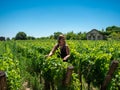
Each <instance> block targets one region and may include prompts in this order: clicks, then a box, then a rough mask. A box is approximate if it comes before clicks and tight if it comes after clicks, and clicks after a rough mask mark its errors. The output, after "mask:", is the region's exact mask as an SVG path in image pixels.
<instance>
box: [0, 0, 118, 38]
mask: <svg viewBox="0 0 120 90" xmlns="http://www.w3.org/2000/svg"><path fill="white" fill-rule="evenodd" d="M113 25H116V26H120V0H0V36H5V37H10V38H12V37H15V35H16V34H17V33H18V32H20V31H23V32H25V33H26V34H27V35H28V36H34V37H43V36H49V35H52V34H53V33H54V32H62V33H67V32H71V31H74V32H75V33H78V32H88V31H90V30H91V29H98V30H101V29H105V28H106V27H108V26H113Z"/></svg>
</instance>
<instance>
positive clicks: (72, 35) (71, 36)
mask: <svg viewBox="0 0 120 90" xmlns="http://www.w3.org/2000/svg"><path fill="white" fill-rule="evenodd" d="M76 38H77V35H76V34H75V33H74V32H73V31H71V32H68V33H67V34H66V39H67V40H76Z"/></svg>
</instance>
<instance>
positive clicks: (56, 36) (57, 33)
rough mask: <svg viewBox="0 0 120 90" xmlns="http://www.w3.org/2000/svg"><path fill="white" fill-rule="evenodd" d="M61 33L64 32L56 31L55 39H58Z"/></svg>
mask: <svg viewBox="0 0 120 90" xmlns="http://www.w3.org/2000/svg"><path fill="white" fill-rule="evenodd" d="M60 34H62V32H54V39H57V38H58V36H59V35H60Z"/></svg>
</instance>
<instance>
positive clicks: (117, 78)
mask: <svg viewBox="0 0 120 90" xmlns="http://www.w3.org/2000/svg"><path fill="white" fill-rule="evenodd" d="M56 42H57V41H55V40H25V41H24V40H21V41H1V42H0V71H4V72H5V74H6V77H7V89H8V90H25V88H24V86H23V84H24V83H25V82H27V83H28V84H27V87H29V88H30V89H31V90H44V89H45V90H47V89H48V88H49V89H50V90H100V88H101V86H102V84H103V82H104V79H105V77H106V75H107V72H108V70H109V68H110V66H111V63H112V61H113V60H117V61H118V62H120V41H102V40H101V41H81V40H73V41H72V40H68V41H67V44H68V46H69V48H70V58H69V60H68V62H63V61H62V59H61V58H58V52H59V50H58V51H56V53H55V54H54V55H53V56H51V57H48V58H47V57H46V55H47V54H48V53H49V52H50V50H51V49H52V48H53V46H54V45H55V43H56ZM70 66H73V67H74V70H73V72H72V76H71V79H70V83H69V85H64V84H63V82H64V78H65V75H66V72H67V68H68V67H70ZM107 90H120V65H118V67H117V69H116V70H115V72H114V74H113V77H112V80H111V81H110V83H109V84H108V86H107Z"/></svg>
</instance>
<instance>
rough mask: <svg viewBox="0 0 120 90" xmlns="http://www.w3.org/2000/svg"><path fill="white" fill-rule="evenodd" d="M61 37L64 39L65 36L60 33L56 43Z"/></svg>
mask: <svg viewBox="0 0 120 90" xmlns="http://www.w3.org/2000/svg"><path fill="white" fill-rule="evenodd" d="M63 38H64V39H65V36H64V35H63V34H60V35H59V37H58V43H60V40H61V39H63Z"/></svg>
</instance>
